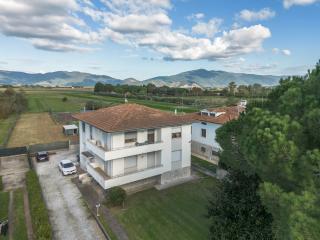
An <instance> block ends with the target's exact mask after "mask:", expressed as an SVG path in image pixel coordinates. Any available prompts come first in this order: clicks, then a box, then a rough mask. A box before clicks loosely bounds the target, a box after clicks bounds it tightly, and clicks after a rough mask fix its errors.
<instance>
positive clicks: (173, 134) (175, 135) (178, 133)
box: [172, 132, 181, 138]
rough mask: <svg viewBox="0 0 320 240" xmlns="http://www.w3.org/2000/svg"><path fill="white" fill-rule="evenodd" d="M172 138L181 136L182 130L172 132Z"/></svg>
mask: <svg viewBox="0 0 320 240" xmlns="http://www.w3.org/2000/svg"><path fill="white" fill-rule="evenodd" d="M172 138H181V132H176V133H172Z"/></svg>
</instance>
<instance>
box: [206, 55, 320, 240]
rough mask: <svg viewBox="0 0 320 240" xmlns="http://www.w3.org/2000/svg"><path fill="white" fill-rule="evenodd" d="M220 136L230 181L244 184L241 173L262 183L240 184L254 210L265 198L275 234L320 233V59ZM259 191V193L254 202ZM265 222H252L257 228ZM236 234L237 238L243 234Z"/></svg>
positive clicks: (301, 236) (300, 235)
mask: <svg viewBox="0 0 320 240" xmlns="http://www.w3.org/2000/svg"><path fill="white" fill-rule="evenodd" d="M217 139H218V142H219V143H220V145H221V146H222V148H223V149H224V150H223V152H222V153H221V156H220V161H221V166H223V167H224V168H226V169H228V170H229V172H230V174H229V181H228V182H227V183H228V184H231V185H236V184H238V183H237V182H238V181H241V179H243V176H242V175H241V174H243V175H244V176H246V177H247V178H249V179H250V181H251V182H252V184H253V183H258V186H257V188H256V189H254V188H251V191H249V193H250V194H249V193H248V189H249V190H250V188H249V186H250V184H247V185H243V188H239V189H238V190H239V191H240V192H247V195H241V194H240V193H239V194H238V196H239V198H238V201H240V202H244V203H246V205H248V206H247V207H248V208H247V209H246V211H248V212H250V211H252V210H253V209H255V208H256V206H257V205H259V204H260V203H261V207H262V208H264V209H265V210H266V212H267V213H268V214H271V216H272V236H273V238H275V239H281V240H286V239H287V240H291V239H320V191H319V190H320V61H319V62H318V63H317V64H316V67H315V69H313V70H311V71H309V72H308V74H307V75H306V76H304V77H288V78H286V79H283V80H281V81H280V85H279V86H277V87H276V88H274V89H273V90H272V91H271V92H270V94H269V95H268V101H267V103H266V104H264V106H250V105H249V106H248V108H247V111H246V113H244V114H242V115H241V116H240V118H239V119H238V120H236V121H233V122H229V123H227V124H226V125H224V126H223V127H222V128H220V129H219V130H218V133H217ZM234 172H240V173H241V174H237V175H235V174H234ZM254 176H256V178H254ZM222 185H223V187H222V188H223V189H224V188H226V186H225V183H223V184H222ZM254 192H256V194H257V195H258V196H259V197H258V198H257V199H256V202H255V203H250V201H249V200H248V195H249V196H250V195H251V194H253V193H254ZM225 193H226V192H225V191H222V192H221V193H220V194H222V196H223V194H225ZM220 198H221V196H220ZM218 199H219V198H218ZM231 203H232V202H231ZM233 204H235V203H233ZM250 205H251V207H250ZM235 206H236V205H235ZM225 211H227V210H225ZM268 214H265V215H264V218H267V217H268ZM215 215H218V214H213V215H212V216H215ZM220 215H221V214H220ZM253 217H254V218H255V219H256V220H257V221H261V219H259V217H257V216H253ZM213 218H214V217H212V219H213ZM242 224H243V219H241V218H235V219H234V220H233V225H234V226H237V227H239V226H242ZM220 226H222V225H220ZM229 226H231V224H229ZM259 228H261V226H259V225H252V232H255V231H257V230H259ZM235 229H237V228H235ZM212 234H213V233H212ZM235 234H238V236H237V237H234V238H232V239H243V238H242V237H243V235H241V234H239V233H235ZM269 237H270V235H268V234H267V235H266V236H265V237H264V238H260V239H269Z"/></svg>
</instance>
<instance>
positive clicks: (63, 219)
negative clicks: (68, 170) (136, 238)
mask: <svg viewBox="0 0 320 240" xmlns="http://www.w3.org/2000/svg"><path fill="white" fill-rule="evenodd" d="M62 159H69V160H71V161H76V152H74V151H59V152H57V154H55V155H51V156H50V160H49V161H48V162H42V163H37V164H36V171H37V173H38V176H39V179H40V183H41V187H42V191H43V195H44V198H45V201H46V204H47V207H48V210H49V217H50V222H51V225H52V228H53V234H54V239H57V240H58V239H61V240H62V239H63V240H65V239H68V240H73V239H77V240H82V239H83V240H90V239H105V237H104V236H103V234H102V232H101V230H100V229H99V227H98V225H97V223H96V222H95V220H94V219H93V217H92V216H90V213H89V211H88V209H87V207H86V206H85V204H84V201H83V199H82V198H81V193H80V192H79V190H78V188H77V187H76V186H75V185H74V184H73V183H72V182H71V178H73V177H75V176H68V177H64V176H62V174H61V173H60V171H59V170H58V162H59V161H60V160H62Z"/></svg>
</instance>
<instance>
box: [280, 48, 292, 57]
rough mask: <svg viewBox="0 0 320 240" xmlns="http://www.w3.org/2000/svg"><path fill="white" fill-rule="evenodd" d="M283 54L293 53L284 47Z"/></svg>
mask: <svg viewBox="0 0 320 240" xmlns="http://www.w3.org/2000/svg"><path fill="white" fill-rule="evenodd" d="M282 54H284V55H286V56H290V55H291V51H290V50H288V49H283V50H282Z"/></svg>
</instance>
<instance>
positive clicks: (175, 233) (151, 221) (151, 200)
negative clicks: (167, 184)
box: [112, 177, 218, 240]
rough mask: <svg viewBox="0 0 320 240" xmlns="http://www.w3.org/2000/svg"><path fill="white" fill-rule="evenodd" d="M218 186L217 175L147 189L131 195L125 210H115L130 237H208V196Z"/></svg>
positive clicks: (176, 239) (175, 239)
mask: <svg viewBox="0 0 320 240" xmlns="http://www.w3.org/2000/svg"><path fill="white" fill-rule="evenodd" d="M217 187H218V182H217V181H216V180H215V179H213V178H208V177H204V178H200V179H198V180H196V181H193V182H189V183H185V184H182V185H179V186H176V187H172V188H169V189H166V190H162V191H158V190H155V189H151V190H146V191H143V192H140V193H136V194H134V195H132V196H129V198H128V200H127V201H126V204H125V205H126V206H125V209H124V210H120V209H112V212H113V214H114V215H115V216H116V217H117V218H118V220H119V221H120V222H121V224H123V225H124V227H125V229H126V230H127V232H128V235H129V238H130V239H133V240H135V239H139V240H140V239H141V240H142V239H159V240H160V239H161V240H162V239H166V240H171V239H172V240H180V239H181V240H189V239H194V240H198V239H208V234H209V221H208V219H207V218H206V217H205V215H206V213H207V209H206V206H207V205H208V198H209V196H211V194H210V193H211V192H213V191H214V190H215V189H216V188H217Z"/></svg>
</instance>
